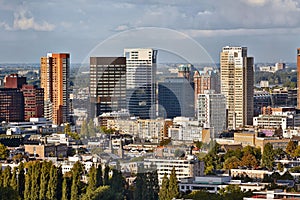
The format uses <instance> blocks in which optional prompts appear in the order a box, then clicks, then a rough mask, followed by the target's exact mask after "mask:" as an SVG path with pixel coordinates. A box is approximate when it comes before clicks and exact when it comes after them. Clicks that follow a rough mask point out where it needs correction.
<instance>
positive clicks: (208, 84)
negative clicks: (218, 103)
mask: <svg viewBox="0 0 300 200" xmlns="http://www.w3.org/2000/svg"><path fill="white" fill-rule="evenodd" d="M193 78H194V87H195V93H194V97H195V108H196V107H197V105H196V104H197V99H198V95H199V94H204V91H205V90H214V91H215V93H220V76H219V73H218V71H217V70H206V71H198V70H196V71H195V72H194V77H193Z"/></svg>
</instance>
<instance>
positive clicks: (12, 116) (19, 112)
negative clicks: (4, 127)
mask: <svg viewBox="0 0 300 200" xmlns="http://www.w3.org/2000/svg"><path fill="white" fill-rule="evenodd" d="M0 121H1V122H2V121H6V122H22V121H24V96H23V93H22V92H21V91H20V90H18V89H15V88H1V89H0Z"/></svg>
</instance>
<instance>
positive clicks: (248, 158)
mask: <svg viewBox="0 0 300 200" xmlns="http://www.w3.org/2000/svg"><path fill="white" fill-rule="evenodd" d="M241 165H242V166H245V167H248V168H254V167H257V165H258V161H257V160H256V158H255V156H254V155H252V154H246V155H244V156H243V158H242V160H241Z"/></svg>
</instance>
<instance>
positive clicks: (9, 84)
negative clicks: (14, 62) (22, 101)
mask: <svg viewBox="0 0 300 200" xmlns="http://www.w3.org/2000/svg"><path fill="white" fill-rule="evenodd" d="M23 84H26V77H23V76H19V75H18V74H10V75H7V76H5V77H4V87H5V88H17V89H20V88H21V87H22V85H23Z"/></svg>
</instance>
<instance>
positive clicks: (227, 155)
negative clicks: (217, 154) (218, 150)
mask: <svg viewBox="0 0 300 200" xmlns="http://www.w3.org/2000/svg"><path fill="white" fill-rule="evenodd" d="M231 157H236V158H237V159H239V160H241V159H242V157H243V152H242V150H241V149H236V150H231V149H230V150H228V151H227V152H226V153H225V155H224V159H225V160H227V159H228V158H231Z"/></svg>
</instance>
